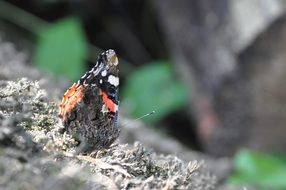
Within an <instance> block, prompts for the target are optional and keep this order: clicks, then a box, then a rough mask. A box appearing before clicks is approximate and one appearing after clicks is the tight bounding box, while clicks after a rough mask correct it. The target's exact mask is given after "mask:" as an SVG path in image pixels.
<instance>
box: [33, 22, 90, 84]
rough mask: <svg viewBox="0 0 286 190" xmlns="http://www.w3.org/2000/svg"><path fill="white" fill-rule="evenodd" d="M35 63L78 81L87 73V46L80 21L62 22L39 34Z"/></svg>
mask: <svg viewBox="0 0 286 190" xmlns="http://www.w3.org/2000/svg"><path fill="white" fill-rule="evenodd" d="M39 34H40V35H39V39H38V44H37V47H36V50H35V55H34V63H35V64H36V65H37V66H39V67H40V68H42V69H44V70H46V71H49V72H52V73H54V74H56V75H64V76H66V77H68V78H69V79H70V80H73V81H74V80H76V79H78V78H79V76H80V75H81V74H82V73H83V72H84V71H85V67H84V62H85V59H86V56H87V45H86V41H85V37H84V33H83V31H82V29H81V25H80V22H79V20H77V19H76V18H67V19H64V20H60V21H58V22H56V23H54V24H52V25H50V26H49V27H47V28H44V29H43V30H41V31H40V33H39Z"/></svg>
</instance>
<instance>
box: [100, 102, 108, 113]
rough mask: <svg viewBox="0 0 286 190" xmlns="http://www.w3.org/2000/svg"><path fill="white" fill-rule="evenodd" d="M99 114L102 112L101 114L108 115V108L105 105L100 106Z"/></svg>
mask: <svg viewBox="0 0 286 190" xmlns="http://www.w3.org/2000/svg"><path fill="white" fill-rule="evenodd" d="M101 112H102V113H108V112H109V111H108V108H107V107H106V105H105V104H103V105H102V108H101Z"/></svg>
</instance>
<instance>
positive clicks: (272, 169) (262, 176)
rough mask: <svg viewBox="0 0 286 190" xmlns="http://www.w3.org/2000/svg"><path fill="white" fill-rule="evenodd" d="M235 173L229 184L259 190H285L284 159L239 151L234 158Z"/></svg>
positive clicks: (285, 163)
mask: <svg viewBox="0 0 286 190" xmlns="http://www.w3.org/2000/svg"><path fill="white" fill-rule="evenodd" d="M234 165H235V173H234V174H233V175H232V176H231V177H230V178H229V182H230V183H234V184H240V185H242V184H244V185H246V184H249V185H254V186H258V187H260V188H261V189H286V162H285V157H281V156H274V155H267V154H259V153H254V152H250V151H246V150H244V151H241V152H239V153H238V154H237V155H236V156H235V160H234Z"/></svg>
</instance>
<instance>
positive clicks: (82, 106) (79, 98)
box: [59, 49, 120, 151]
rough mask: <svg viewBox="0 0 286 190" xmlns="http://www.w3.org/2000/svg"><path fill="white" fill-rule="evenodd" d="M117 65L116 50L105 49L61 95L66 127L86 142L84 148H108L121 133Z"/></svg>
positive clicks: (60, 115) (81, 140) (61, 108)
mask: <svg viewBox="0 0 286 190" xmlns="http://www.w3.org/2000/svg"><path fill="white" fill-rule="evenodd" d="M117 65H118V59H117V56H116V54H115V51H114V50H111V49H110V50H107V51H105V52H103V53H102V54H101V55H99V57H98V60H97V63H96V65H95V66H94V67H93V68H92V69H91V70H90V71H88V72H86V73H85V74H84V76H82V77H81V78H80V79H79V80H78V82H77V83H74V84H73V85H72V87H70V88H69V89H68V90H67V91H66V93H65V94H64V96H63V98H62V102H61V104H60V113H59V117H60V118H61V120H62V123H63V125H64V127H65V130H66V131H67V132H69V133H71V134H72V135H74V136H75V137H76V139H77V140H79V141H80V142H81V143H83V144H84V145H85V148H84V149H85V150H83V151H90V150H94V149H97V150H98V149H102V148H107V147H109V146H110V145H111V144H112V143H113V142H114V141H115V140H116V139H117V137H118V136H119V132H120V128H119V125H118V121H117V118H118V102H119V100H118V86H119V77H118V68H117ZM86 145H87V146H86Z"/></svg>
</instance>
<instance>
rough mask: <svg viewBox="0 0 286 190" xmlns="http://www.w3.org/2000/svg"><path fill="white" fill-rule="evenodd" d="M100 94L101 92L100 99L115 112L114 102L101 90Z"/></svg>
mask: <svg viewBox="0 0 286 190" xmlns="http://www.w3.org/2000/svg"><path fill="white" fill-rule="evenodd" d="M101 94H102V99H103V101H104V103H105V105H106V107H107V108H108V109H109V110H110V111H112V112H114V113H115V112H116V110H115V103H114V102H113V101H112V100H110V99H109V98H108V96H107V94H106V93H105V92H101Z"/></svg>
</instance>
